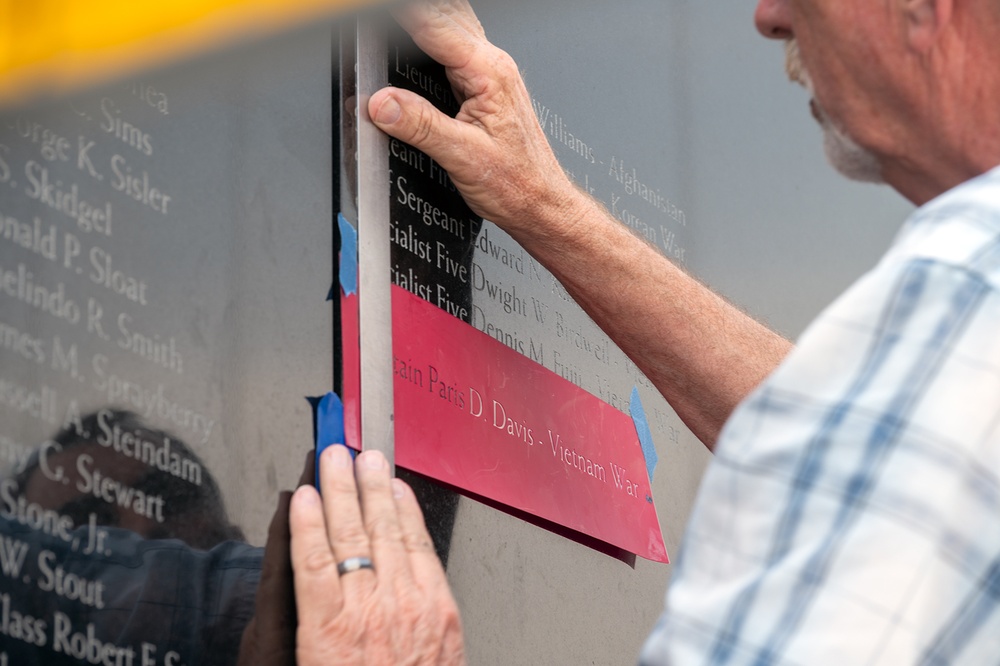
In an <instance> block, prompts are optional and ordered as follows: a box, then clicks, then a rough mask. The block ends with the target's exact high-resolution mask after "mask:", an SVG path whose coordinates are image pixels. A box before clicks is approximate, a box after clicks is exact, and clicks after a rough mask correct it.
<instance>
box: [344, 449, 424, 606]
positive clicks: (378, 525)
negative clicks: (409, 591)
mask: <svg viewBox="0 0 1000 666" xmlns="http://www.w3.org/2000/svg"><path fill="white" fill-rule="evenodd" d="M357 478H358V485H359V486H360V490H361V509H362V513H363V515H364V523H365V530H366V531H367V532H368V538H369V540H370V548H371V552H372V560H373V561H374V562H375V572H376V574H377V576H378V580H379V582H380V584H381V583H382V582H383V581H387V582H389V583H390V584H391V585H393V586H395V587H397V588H402V587H404V586H406V585H408V584H410V579H411V575H410V566H409V562H408V561H407V555H406V550H405V548H404V547H403V540H402V529H401V528H400V523H399V518H398V517H397V514H396V502H395V500H394V499H393V496H392V479H391V477H390V475H389V464H388V463H387V462H386V459H385V457H384V456H383V455H382V454H381V453H380V452H378V451H365V452H364V453H362V454H360V455H359V456H358V461H357Z"/></svg>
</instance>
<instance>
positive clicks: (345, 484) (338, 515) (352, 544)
mask: <svg viewBox="0 0 1000 666" xmlns="http://www.w3.org/2000/svg"><path fill="white" fill-rule="evenodd" d="M362 455H363V456H364V454H362ZM379 455H381V454H379ZM369 456H370V454H369ZM369 456H365V459H366V460H367V459H368V457H369ZM383 463H384V458H383ZM319 474H320V483H321V484H322V489H323V508H324V511H325V513H326V517H327V521H326V531H327V537H328V538H329V541H330V546H331V547H332V549H333V556H334V558H335V559H336V561H337V562H343V561H345V560H349V559H353V558H368V559H370V558H371V557H372V548H371V543H370V540H369V537H368V532H367V530H366V529H365V524H364V519H363V517H362V513H361V506H360V504H359V503H358V487H357V482H356V481H355V479H354V463H353V461H352V460H351V454H350V451H348V449H347V447H345V446H339V445H338V446H331V447H329V448H328V449H326V450H325V451H323V454H322V456H321V457H320V466H319ZM386 474H388V471H386ZM341 587H342V589H343V591H344V595H345V597H347V598H352V597H358V596H365V595H366V594H369V593H370V592H371V591H372V590H373V589H374V587H375V572H374V571H372V570H370V569H362V570H360V571H355V572H352V573H351V574H350V575H348V576H343V577H342V578H341Z"/></svg>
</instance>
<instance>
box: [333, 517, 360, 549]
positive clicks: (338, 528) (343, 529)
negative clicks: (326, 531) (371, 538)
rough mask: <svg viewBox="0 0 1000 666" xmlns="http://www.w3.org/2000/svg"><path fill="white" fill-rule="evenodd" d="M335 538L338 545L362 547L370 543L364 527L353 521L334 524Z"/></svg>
mask: <svg viewBox="0 0 1000 666" xmlns="http://www.w3.org/2000/svg"><path fill="white" fill-rule="evenodd" d="M333 540H334V542H335V543H336V544H337V545H338V546H342V547H343V546H347V547H349V548H358V549H361V548H364V547H365V546H367V545H368V533H367V532H365V529H364V527H362V526H361V525H359V524H357V523H355V522H353V521H352V522H350V523H347V524H340V525H334V527H333Z"/></svg>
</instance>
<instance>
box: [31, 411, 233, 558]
mask: <svg viewBox="0 0 1000 666" xmlns="http://www.w3.org/2000/svg"><path fill="white" fill-rule="evenodd" d="M18 487H19V488H20V492H21V494H22V495H23V496H24V498H25V499H26V500H27V501H28V502H33V503H36V504H38V505H40V506H41V507H43V508H46V509H53V510H55V511H58V512H59V513H60V514H62V515H64V516H67V517H69V518H71V519H72V520H73V523H74V524H76V525H82V524H86V523H87V522H88V521H89V520H90V518H91V515H93V516H94V517H95V519H96V521H97V524H99V525H106V526H112V527H120V528H123V529H127V530H130V531H132V532H135V533H136V534H139V535H140V536H143V537H145V538H147V539H171V538H172V539H180V540H181V541H184V542H185V543H187V544H188V545H189V546H192V547H193V548H200V549H208V548H211V547H212V546H215V545H217V544H219V543H221V542H222V541H228V540H242V539H243V534H242V532H241V530H240V529H239V527H237V526H235V525H233V524H232V523H230V521H229V518H228V516H227V514H226V508H225V504H224V503H223V500H222V495H221V493H220V492H219V486H218V484H217V483H216V481H215V478H214V477H213V476H212V474H211V473H210V472H209V471H208V470H207V469H206V468H205V467H204V464H203V463H202V462H201V459H200V458H199V457H198V456H197V455H196V454H195V453H194V452H193V451H191V450H190V449H189V448H188V446H187V445H186V444H185V443H184V442H183V441H181V440H179V439H176V438H175V437H173V436H171V435H169V434H168V433H165V432H163V431H162V430H156V429H153V428H149V427H148V426H146V425H145V424H144V423H143V422H142V420H141V419H139V417H138V416H136V415H135V414H132V413H131V412H127V411H115V410H109V409H102V410H98V411H97V412H95V413H93V414H90V415H88V416H87V417H86V418H84V419H83V421H82V427H80V428H77V427H70V428H67V429H65V430H63V431H62V432H60V433H59V434H58V435H57V436H56V437H55V439H53V440H51V441H49V442H46V443H45V444H43V445H42V446H41V447H40V448H39V450H38V451H37V452H36V453H35V454H34V456H33V457H32V460H31V462H30V463H29V465H28V466H27V468H26V469H25V470H24V471H23V472H22V473H21V474H20V475H19V476H18Z"/></svg>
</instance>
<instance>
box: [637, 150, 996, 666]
mask: <svg viewBox="0 0 1000 666" xmlns="http://www.w3.org/2000/svg"><path fill="white" fill-rule="evenodd" d="M998 662H1000V167H998V168H997V169H995V170H993V171H991V172H990V173H988V174H986V175H984V176H981V177H979V178H977V179H975V180H973V181H970V182H968V183H965V184H964V185H962V186H960V187H958V188H956V189H954V190H952V191H950V192H948V193H946V194H944V195H942V196H941V197H939V198H937V199H935V200H934V201H932V202H930V203H928V204H927V205H925V206H923V207H922V208H921V209H920V210H918V211H916V212H915V213H914V214H913V216H912V217H911V218H910V220H909V221H908V222H907V223H906V225H905V226H904V227H903V229H902V230H901V232H900V234H899V236H898V237H897V239H896V242H895V243H894V244H893V247H892V248H891V249H890V251H889V252H888V254H886V256H885V257H884V258H883V259H882V261H881V262H880V263H879V264H878V266H876V267H875V269H874V270H872V271H871V272H870V273H868V274H866V275H865V276H864V277H862V278H861V279H860V280H859V281H858V282H857V283H856V284H855V285H854V286H853V287H851V288H850V289H849V290H848V291H847V292H846V293H845V294H844V295H843V296H841V297H840V298H839V299H838V300H837V301H836V302H835V303H834V304H833V305H832V306H830V307H829V308H828V309H827V310H826V311H825V312H824V313H823V314H822V315H821V316H820V318H819V319H818V320H817V321H816V322H815V323H814V324H813V325H812V326H811V327H810V328H809V329H808V330H807V331H806V332H805V333H804V334H803V336H802V339H801V341H800V344H799V346H798V348H797V349H796V350H795V351H794V352H793V353H792V354H791V355H790V356H789V358H788V359H787V360H786V362H785V363H783V364H782V365H781V367H780V368H779V369H778V370H777V371H776V372H775V373H774V374H773V375H772V376H771V377H770V378H769V379H768V380H767V381H766V382H765V383H764V384H763V385H762V386H761V387H760V388H759V389H758V390H757V391H756V392H755V393H754V394H753V395H751V396H750V397H749V398H748V399H747V401H746V402H745V403H744V404H743V405H742V406H741V407H740V408H739V409H738V410H737V411H736V412H735V413H734V415H733V417H732V418H731V419H730V422H729V423H728V424H727V426H726V429H725V431H724V432H723V435H722V437H721V439H720V442H719V446H718V449H717V456H716V459H715V461H714V463H713V464H712V466H711V467H710V470H709V472H708V474H707V475H706V477H705V480H704V482H703V484H702V488H701V492H700V495H699V498H698V502H697V505H696V508H695V511H694V514H693V516H692V518H691V521H690V525H689V527H688V531H687V536H686V538H685V544H684V547H683V549H682V553H681V555H680V557H679V563H678V566H677V570H676V571H675V573H674V581H673V583H672V585H671V587H670V590H669V592H668V595H667V609H666V611H665V612H664V614H663V617H662V618H661V620H660V622H659V624H658V625H657V627H656V629H655V630H654V632H653V634H652V635H651V636H650V638H649V640H648V642H647V643H646V646H645V648H644V651H643V655H642V663H643V664H734V665H735V664H755V665H764V664H802V665H815V664H838V665H843V664H852V665H853V664H893V665H896V664H916V663H919V664H956V663H962V664H986V663H990V664H996V663H998Z"/></svg>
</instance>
